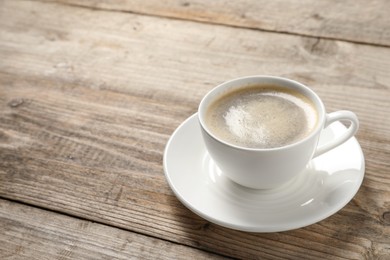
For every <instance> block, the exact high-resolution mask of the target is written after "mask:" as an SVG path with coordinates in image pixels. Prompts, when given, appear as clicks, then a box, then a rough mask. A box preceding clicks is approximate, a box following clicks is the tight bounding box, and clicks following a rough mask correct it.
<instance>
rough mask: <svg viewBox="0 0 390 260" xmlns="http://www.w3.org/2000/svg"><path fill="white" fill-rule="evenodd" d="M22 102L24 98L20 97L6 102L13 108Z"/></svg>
mask: <svg viewBox="0 0 390 260" xmlns="http://www.w3.org/2000/svg"><path fill="white" fill-rule="evenodd" d="M23 103H24V100H23V99H22V98H15V99H12V100H11V101H10V102H8V106H9V107H12V108H15V107H18V106H20V105H22V104H23Z"/></svg>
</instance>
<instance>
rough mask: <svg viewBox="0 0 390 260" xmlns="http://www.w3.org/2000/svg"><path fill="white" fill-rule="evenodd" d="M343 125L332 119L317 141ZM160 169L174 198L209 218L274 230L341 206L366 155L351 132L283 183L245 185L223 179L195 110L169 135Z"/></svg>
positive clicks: (310, 221)
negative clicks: (258, 187)
mask: <svg viewBox="0 0 390 260" xmlns="http://www.w3.org/2000/svg"><path fill="white" fill-rule="evenodd" d="M344 130H345V126H344V125H343V124H341V123H339V122H336V123H334V124H332V125H331V126H330V127H328V128H327V130H325V131H324V132H323V134H322V136H321V138H320V143H322V142H324V141H326V140H329V139H331V138H334V137H335V136H337V135H338V134H340V133H343V131H344ZM164 171H165V175H166V178H167V180H168V182H169V185H170V187H171V188H172V190H173V191H174V193H175V194H176V196H177V197H178V199H179V200H180V201H181V202H182V203H183V204H184V205H185V206H186V207H188V208H189V209H190V210H192V211H193V212H195V213H196V214H198V215H199V216H201V217H203V218H205V219H207V220H208V221H211V222H213V223H216V224H219V225H221V226H225V227H228V228H232V229H237V230H242V231H249V232H278V231H285V230H290V229H296V228H300V227H304V226H307V225H310V224H313V223H316V222H318V221H320V220H323V219H325V218H327V217H329V216H331V215H332V214H334V213H336V212H337V211H338V210H340V209H341V208H343V207H344V206H345V205H346V204H347V203H348V202H349V201H350V200H351V199H352V198H353V197H354V196H355V194H356V192H357V191H358V189H359V187H360V185H361V183H362V181H363V177H364V157H363V153H362V150H361V148H360V145H359V143H358V142H357V140H356V139H355V138H351V139H350V140H349V141H347V142H346V143H344V144H342V145H341V146H339V147H337V148H335V149H333V150H331V151H330V152H327V153H326V154H323V155H321V156H319V157H317V158H315V159H314V160H312V161H311V162H310V163H309V165H308V166H307V169H306V170H305V171H304V172H302V173H301V174H300V175H299V176H297V177H295V178H294V179H293V180H291V181H290V182H289V183H287V184H284V185H283V186H281V187H278V188H276V189H272V190H254V189H249V188H245V187H243V186H240V185H238V184H236V183H234V182H232V181H231V180H229V179H227V177H225V176H224V175H223V173H222V172H221V171H220V170H219V168H217V167H216V165H215V163H214V162H213V161H212V159H211V158H210V157H209V155H208V153H207V151H206V148H205V146H204V144H203V139H202V136H201V132H200V126H199V122H198V118H197V115H196V114H194V115H193V116H191V117H189V118H188V119H187V120H186V121H184V122H183V123H182V124H181V125H180V126H179V127H178V128H177V129H176V131H175V132H174V133H173V135H172V136H171V138H170V139H169V141H168V143H167V146H166V148H165V152H164Z"/></svg>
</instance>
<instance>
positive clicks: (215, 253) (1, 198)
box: [0, 195, 238, 259]
mask: <svg viewBox="0 0 390 260" xmlns="http://www.w3.org/2000/svg"><path fill="white" fill-rule="evenodd" d="M0 200H6V201H9V202H12V203H16V204H19V205H23V206H26V207H33V208H36V209H39V210H43V211H49V212H52V213H55V214H59V215H63V216H67V217H71V218H74V219H78V220H82V221H90V222H93V223H97V224H101V225H104V226H107V227H111V228H115V229H119V230H122V231H126V232H131V233H134V234H137V235H141V236H145V237H149V238H154V239H158V240H162V241H165V242H168V243H172V244H175V245H180V246H184V247H188V248H192V249H195V250H201V251H204V252H207V253H210V254H213V255H216V256H220V257H224V258H227V259H238V258H234V257H232V256H228V255H223V254H221V253H218V252H214V251H210V250H206V249H203V248H199V247H195V246H192V245H188V244H182V243H178V242H176V241H171V240H168V239H164V238H162V237H158V236H152V235H149V234H146V233H142V232H138V231H136V230H131V229H126V228H123V227H121V226H115V225H111V224H109V223H107V222H104V221H97V220H91V219H88V218H86V217H82V216H77V215H74V214H70V213H68V212H65V211H60V210H56V209H51V208H47V207H42V206H39V205H34V204H31V203H27V202H24V201H22V200H17V199H12V198H7V197H4V196H2V195H0Z"/></svg>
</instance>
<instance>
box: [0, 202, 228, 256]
mask: <svg viewBox="0 0 390 260" xmlns="http://www.w3.org/2000/svg"><path fill="white" fill-rule="evenodd" d="M0 230H1V231H2V233H1V236H0V244H1V246H0V259H11V258H15V259H39V260H42V259H169V260H171V259H189V258H196V259H211V258H212V259H224V258H222V257H220V256H218V255H215V254H210V253H206V252H204V251H201V250H197V249H194V248H190V247H186V246H182V245H177V244H174V243H170V242H167V241H164V240H161V239H157V238H152V237H147V236H143V235H140V234H135V233H132V232H127V231H124V230H121V229H118V228H113V227H108V226H105V225H102V224H98V223H94V222H91V221H88V220H80V219H76V218H72V217H69V216H65V215H61V214H58V213H55V212H51V211H45V210H42V209H37V208H32V207H29V206H26V205H23V204H17V203H14V202H9V201H5V200H2V199H0Z"/></svg>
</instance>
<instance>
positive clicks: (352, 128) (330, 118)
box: [313, 110, 359, 158]
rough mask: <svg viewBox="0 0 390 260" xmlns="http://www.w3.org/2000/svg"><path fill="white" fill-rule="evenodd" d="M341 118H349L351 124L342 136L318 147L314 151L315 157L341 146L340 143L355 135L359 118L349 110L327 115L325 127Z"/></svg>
mask: <svg viewBox="0 0 390 260" xmlns="http://www.w3.org/2000/svg"><path fill="white" fill-rule="evenodd" d="M339 120H347V121H350V122H351V124H350V126H349V127H348V128H347V130H346V131H345V133H343V134H342V135H341V136H339V137H337V138H336V139H334V140H332V141H330V142H328V143H326V144H323V145H321V146H319V147H317V149H316V151H315V152H314V155H313V158H315V157H317V156H319V155H321V154H323V153H326V152H328V151H329V150H332V149H333V148H335V147H336V146H339V145H340V144H342V143H344V142H345V141H347V140H348V139H349V138H351V137H352V136H354V135H355V134H356V132H357V130H358V128H359V120H358V118H357V116H356V114H355V113H353V112H351V111H347V110H340V111H337V112H333V113H329V114H327V115H326V118H325V125H324V128H326V127H328V126H329V125H330V124H332V123H333V122H336V121H339Z"/></svg>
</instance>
